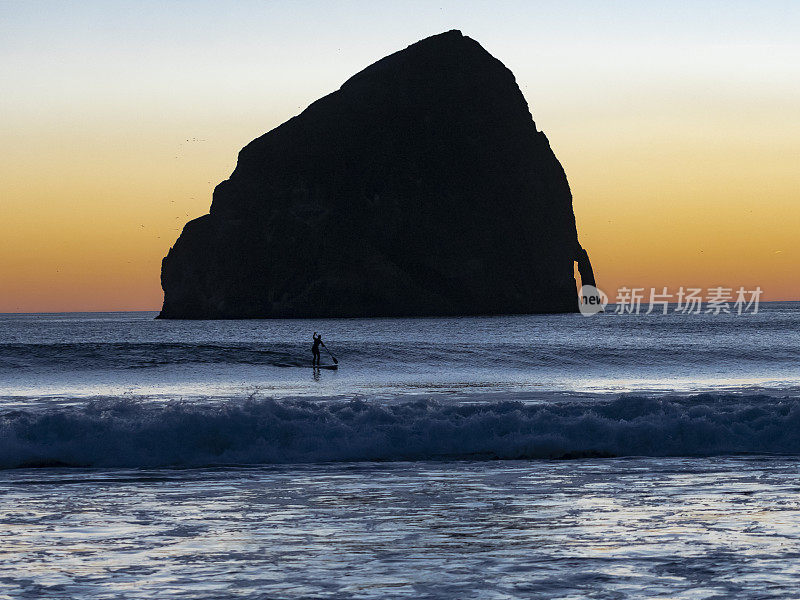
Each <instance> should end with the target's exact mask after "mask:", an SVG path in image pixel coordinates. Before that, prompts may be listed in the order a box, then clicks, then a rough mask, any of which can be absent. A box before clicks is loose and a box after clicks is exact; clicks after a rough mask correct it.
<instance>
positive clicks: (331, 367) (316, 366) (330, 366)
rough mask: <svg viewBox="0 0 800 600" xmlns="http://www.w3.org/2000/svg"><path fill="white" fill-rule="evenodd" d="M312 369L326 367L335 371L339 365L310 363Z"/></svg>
mask: <svg viewBox="0 0 800 600" xmlns="http://www.w3.org/2000/svg"><path fill="white" fill-rule="evenodd" d="M312 367H313V368H314V369H328V370H329V371H335V370H336V369H338V368H339V365H312Z"/></svg>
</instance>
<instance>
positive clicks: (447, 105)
mask: <svg viewBox="0 0 800 600" xmlns="http://www.w3.org/2000/svg"><path fill="white" fill-rule="evenodd" d="M577 260H580V266H581V268H582V269H584V268H588V269H589V271H588V272H590V271H591V267H590V266H588V262H589V261H588V256H586V254H585V252H583V250H582V248H581V246H580V244H579V243H578V236H577V231H576V229H575V217H574V215H573V212H572V195H571V193H570V189H569V184H568V183H567V178H566V175H565V174H564V170H563V168H562V167H561V164H560V163H559V162H558V159H557V158H556V157H555V155H554V154H553V151H552V150H551V149H550V144H549V142H548V141H547V138H546V137H545V135H544V133H542V132H540V131H537V130H536V125H535V124H534V122H533V119H532V118H531V114H530V112H529V111H528V105H527V103H526V102H525V98H524V97H523V96H522V92H521V91H520V89H519V87H518V86H517V84H516V82H515V80H514V76H513V74H512V73H511V71H509V70H508V69H507V68H506V67H505V66H504V65H503V64H502V63H501V62H500V61H498V60H497V59H495V58H494V57H492V56H491V55H490V54H489V53H488V52H486V50H484V49H483V48H482V47H481V46H480V44H478V43H477V42H476V41H475V40H472V39H470V38H468V37H464V36H463V35H461V32H459V31H448V32H446V33H442V34H440V35H436V36H433V37H430V38H427V39H424V40H422V41H420V42H417V43H416V44H413V45H412V46H409V47H408V48H406V49H405V50H402V51H400V52H397V53H395V54H392V55H390V56H387V57H386V58H383V59H381V60H379V61H378V62H376V63H375V64H373V65H371V66H369V67H367V68H366V69H364V70H363V71H361V72H360V73H358V74H356V75H354V76H353V77H351V78H350V79H349V80H348V81H346V82H345V83H344V85H342V87H341V88H340V89H339V90H338V91H336V92H334V93H332V94H330V95H328V96H325V97H324V98H322V99H320V100H317V101H316V102H314V103H313V104H312V105H311V106H309V107H308V108H307V109H306V110H304V111H303V112H302V113H301V114H300V115H298V116H296V117H294V118H292V119H290V120H289V121H287V122H286V123H284V124H283V125H280V126H279V127H276V128H275V129H273V130H272V131H270V132H269V133H266V134H265V135H263V136H261V137H260V138H258V139H256V140H254V141H252V142H251V143H250V144H248V145H247V146H245V148H244V149H243V150H242V151H241V152H240V153H239V161H238V164H237V165H236V169H235V170H234V171H233V174H232V175H231V176H230V179H228V180H227V181H223V182H222V183H220V184H219V185H218V186H217V187H216V189H215V190H214V197H213V202H212V204H211V211H210V214H208V215H205V216H203V217H200V218H199V219H195V220H193V221H190V222H189V223H187V224H186V226H185V227H184V229H183V232H182V233H181V235H180V237H179V238H178V240H177V242H175V246H174V247H173V248H171V249H170V251H169V253H168V254H167V256H166V258H164V260H163V264H162V271H161V284H162V287H163V288H164V307H163V309H162V310H161V314H160V317H162V318H175V319H183V318H192V319H216V318H251V317H366V316H408V315H472V314H512V313H538V312H570V311H575V310H577V302H578V300H577V292H576V285H575V278H574V276H573V273H574V267H573V264H574V261H577ZM588 272H587V273H588ZM584 278H585V277H584ZM585 283H588V281H586V282H585Z"/></svg>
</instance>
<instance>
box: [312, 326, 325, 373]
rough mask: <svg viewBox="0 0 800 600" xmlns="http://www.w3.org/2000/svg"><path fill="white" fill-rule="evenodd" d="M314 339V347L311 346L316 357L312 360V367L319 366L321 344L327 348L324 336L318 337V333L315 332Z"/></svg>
mask: <svg viewBox="0 0 800 600" xmlns="http://www.w3.org/2000/svg"><path fill="white" fill-rule="evenodd" d="M313 337H314V345H313V346H311V354H313V355H314V357H313V358H312V359H311V365H312V366H319V346H320V344H322V345H323V346H325V343H324V342H323V341H322V336H321V335H317V332H316V331H315V332H314V335H313Z"/></svg>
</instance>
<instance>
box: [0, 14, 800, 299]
mask: <svg viewBox="0 0 800 600" xmlns="http://www.w3.org/2000/svg"><path fill="white" fill-rule="evenodd" d="M287 4H288V3H287ZM776 5H780V6H782V7H784V8H786V7H789V8H786V10H789V13H786V11H784V17H782V19H783V20H784V21H785V20H787V19H788V21H787V23H791V21H792V19H795V21H797V20H798V19H796V15H797V14H798V12H800V11H797V10H795V9H791V5H790V4H783V3H780V2H777V3H776ZM101 6H102V5H97V6H95V7H94V9H93V10H96V12H97V14H100V13H101V12H102V9H101V8H98V7H101ZM198 6H199V7H200V8H198V11H199V12H201V13H202V11H206V12H207V13H208V23H207V24H206V29H204V30H203V32H204V33H203V35H202V36H198V37H197V39H195V38H194V37H192V38H191V39H190V38H189V35H190V34H189V33H187V32H188V31H189V27H190V25H192V23H189V24H187V25H185V27H186V29H185V30H180V31H176V36H177V38H176V39H177V40H179V41H175V42H174V43H173V42H168V41H164V40H165V39H167V37H166V36H165V35H163V33H164V32H163V31H162V32H161V34H162V35H161V36H160V37H158V39H156V34H157V33H158V32H155V33H153V34H152V36H153V38H152V39H150V38H147V39H144V38H142V39H139V37H142V36H145V35H150V34H146V33H142V32H145V31H147V30H146V29H145V28H142V29H141V30H139V29H136V28H135V27H134V25H131V24H130V23H131V21H132V19H133V17H132V16H131V15H129V14H126V15H122V16H120V17H119V23H120V24H119V25H118V27H122V28H123V29H124V30H125V31H128V29H125V28H130V32H131V33H130V37H131V39H130V40H128V39H127V38H125V37H124V36H123V38H121V39H122V41H117V38H116V37H108V36H111V33H107V32H106V33H98V31H100V30H99V29H91V30H87V31H90V33H91V35H96V36H98V40H99V41H97V42H96V45H92V43H93V42H82V41H80V40H78V39H77V34H76V33H69V31H68V29H67V28H66V27H60V26H57V25H56V24H55V22H54V23H53V24H51V31H50V34H51V37H52V38H53V39H54V40H55V41H52V42H50V41H48V40H43V39H39V40H27V43H26V44H22V43H21V41H20V40H22V39H23V33H25V32H28V33H30V32H31V31H35V30H36V27H38V26H39V21H37V19H38V18H39V17H38V16H36V18H34V17H32V16H31V17H30V18H28V16H27V15H22V16H19V15H10V13H11V11H13V10H19V11H20V12H22V11H24V10H28V8H27V7H24V5H23V4H22V3H21V4H19V5H16V6H14V5H11V4H8V5H5V6H4V7H2V9H0V12H3V13H9V15H5V16H13V17H15V18H17V19H18V22H17V21H15V22H16V23H17V29H16V30H15V31H22V32H23V33H19V34H18V36H17V38H14V37H13V36H11V33H13V32H11V29H10V26H9V35H10V36H11V37H9V39H10V41H7V42H0V51H2V52H3V53H4V55H5V57H6V58H8V59H9V60H7V61H0V62H3V63H4V64H3V65H0V76H3V78H4V81H6V83H7V85H6V86H5V87H6V89H5V91H4V97H3V98H0V109H2V110H3V114H4V119H3V121H2V122H0V149H2V159H3V160H2V161H0V312H62V311H64V312H66V311H103V310H158V309H159V308H160V306H161V301H162V292H161V287H160V281H159V275H160V263H161V259H162V258H163V256H164V255H165V254H166V252H167V251H168V249H169V247H170V246H171V245H172V244H173V243H174V242H175V239H176V238H177V236H178V234H179V233H180V230H181V229H182V227H183V225H184V224H185V223H186V221H188V220H190V219H192V218H196V217H198V216H200V215H203V214H206V213H207V212H208V209H209V206H210V204H211V193H212V191H213V188H214V186H215V185H216V184H217V183H219V182H220V181H222V180H223V179H225V178H226V177H227V176H228V175H229V174H230V172H231V171H232V170H233V168H234V166H235V163H236V156H237V152H238V151H239V149H241V147H243V146H244V145H245V144H247V143H248V142H249V141H250V140H252V139H254V138H255V137H258V136H259V135H261V134H262V133H264V132H266V131H268V130H270V129H272V128H273V127H275V126H277V125H279V124H280V123H281V122H283V121H285V120H286V119H288V118H289V117H291V116H293V115H295V114H297V113H299V112H300V111H301V110H302V109H303V108H305V106H306V105H308V104H309V103H311V102H313V101H314V100H316V99H317V98H319V97H321V96H322V95H324V94H326V93H328V92H330V91H332V90H334V89H336V88H337V87H338V86H339V85H340V84H341V83H342V82H343V81H344V80H346V79H347V78H348V77H349V76H350V75H352V74H353V73H355V72H356V71H358V70H360V69H361V68H363V67H364V66H366V65H367V64H369V63H371V62H373V61H375V60H377V59H379V58H380V57H382V56H384V55H385V54H388V53H389V52H392V51H394V50H398V49H400V48H402V47H404V46H405V45H408V44H409V43H412V42H413V41H416V39H419V38H422V37H425V36H427V35H431V34H433V33H437V32H439V31H443V30H446V29H450V28H453V27H459V28H460V29H462V30H463V32H464V33H465V34H466V35H469V36H471V37H474V38H475V39H477V40H478V41H479V42H481V43H482V44H483V45H484V47H486V48H487V50H489V51H490V52H491V53H492V54H494V55H495V56H496V57H497V58H499V59H500V60H501V61H503V62H504V63H505V64H506V65H507V66H508V67H509V68H510V69H511V70H512V71H513V72H514V74H515V76H516V78H517V81H518V83H519V84H520V87H521V89H522V91H523V93H524V94H525V96H526V99H527V100H528V103H529V105H530V107H531V112H532V114H533V117H534V120H535V121H536V124H537V127H538V128H539V129H541V130H543V131H544V132H545V133H546V134H547V136H548V138H549V140H550V143H551V145H552V147H553V149H554V151H555V153H556V156H557V157H558V158H559V160H560V161H561V163H562V165H563V166H564V168H565V170H566V173H567V177H568V179H569V182H570V186H571V188H572V192H573V196H574V204H573V206H574V211H575V216H576V220H577V225H578V234H579V238H580V241H581V243H582V245H583V246H584V247H585V248H586V249H587V250H588V252H589V256H590V258H591V260H592V263H593V266H594V270H595V274H596V276H597V283H598V286H599V287H600V288H601V289H603V290H604V291H606V293H608V295H609V296H610V297H611V300H612V301H613V299H614V297H615V295H616V290H617V289H618V288H619V287H621V286H628V287H643V288H646V289H649V288H651V287H655V288H658V289H659V290H660V289H661V288H662V287H664V286H667V287H669V288H671V289H677V288H678V287H680V286H685V287H686V286H692V287H700V288H709V287H714V286H719V285H722V286H727V287H738V286H740V285H743V286H745V287H746V288H754V287H755V286H760V287H761V288H762V289H763V290H764V295H763V296H762V300H798V299H800V278H798V276H797V273H798V272H800V241H799V240H800V235H798V231H800V202H798V200H800V198H798V194H799V193H800V167H799V165H800V108H799V107H800V83H799V82H800V72H799V68H798V65H797V61H795V60H789V58H788V57H792V56H794V57H796V56H797V53H798V52H800V43H798V42H796V41H794V42H792V41H786V40H790V39H792V38H791V37H790V36H789V35H788V34H787V36H786V37H785V39H784V38H780V39H782V40H783V41H780V39H779V40H777V41H773V40H771V38H770V35H771V34H772V33H773V31H772V29H774V28H777V27H778V26H779V25H780V20H779V19H778V17H775V20H774V22H773V21H770V22H769V23H766V24H764V23H761V24H760V25H759V24H758V23H756V25H758V26H760V27H761V30H760V31H761V33H762V34H763V37H764V40H766V41H759V40H756V41H753V40H749V41H748V40H744V41H743V42H742V45H740V46H733V45H725V44H723V43H722V42H719V43H718V44H716V45H714V44H712V43H705V42H702V43H700V42H697V43H694V42H692V41H691V40H689V41H687V40H686V39H683V38H682V37H681V36H682V35H684V34H685V35H688V34H686V33H685V31H684V30H678V29H676V30H675V40H673V39H670V38H669V36H667V38H666V39H664V40H661V41H659V40H655V41H653V40H644V39H643V38H638V37H637V38H633V37H632V38H631V39H630V40H623V41H619V34H618V33H615V31H617V30H614V31H612V30H611V29H608V31H605V30H602V27H607V28H612V27H618V28H619V27H623V25H624V24H623V25H620V24H618V23H612V22H610V21H606V22H602V23H601V22H589V21H587V22H586V23H584V26H585V28H586V29H585V31H584V30H581V31H574V32H573V33H572V35H574V36H575V38H574V39H576V40H577V39H580V40H581V44H582V45H581V44H577V43H576V44H572V43H571V42H570V40H569V39H568V40H567V41H566V42H565V41H563V40H562V41H561V42H559V37H558V36H555V35H553V36H551V37H549V38H543V39H542V40H538V39H537V40H532V39H531V38H530V37H529V36H528V35H527V34H526V33H525V28H524V27H523V25H524V24H525V22H526V21H525V15H526V14H527V13H525V11H528V10H532V9H529V8H528V5H527V4H526V3H520V4H519V5H518V6H517V8H518V14H517V13H515V14H517V16H518V21H519V22H518V23H516V22H515V23H511V22H510V19H509V18H508V15H506V18H505V19H500V18H499V17H497V18H495V17H493V11H494V9H493V8H492V7H491V3H480V2H475V3H474V4H471V5H470V6H472V7H473V10H472V12H470V11H467V10H466V9H465V8H463V5H462V4H460V3H445V5H444V6H445V9H446V10H445V13H444V14H443V15H439V13H438V12H434V11H433V9H429V8H423V7H422V5H420V11H421V12H420V15H419V17H418V20H417V21H413V22H411V21H407V20H403V19H406V17H402V18H401V17H399V16H398V21H397V23H395V25H394V29H391V30H390V29H388V27H389V26H388V25H386V24H385V23H384V24H383V27H385V28H386V29H385V30H384V33H385V34H386V35H384V36H378V35H377V33H374V34H372V33H365V38H364V40H363V41H362V42H359V43H357V44H356V43H353V44H351V45H350V46H349V47H346V48H338V45H341V44H340V42H339V41H337V38H336V37H334V36H332V34H331V32H330V31H329V30H328V29H327V23H326V22H325V19H324V18H323V17H325V15H326V14H327V13H325V12H324V11H326V10H333V9H329V8H323V5H322V4H317V3H314V2H309V3H308V11H309V14H311V12H312V8H313V9H314V10H317V11H322V12H321V14H322V16H320V17H319V19H320V22H319V23H317V22H316V21H314V22H311V24H308V23H306V25H307V27H309V28H311V29H309V30H308V31H306V30H305V29H302V28H300V26H299V25H297V24H294V21H292V20H291V10H290V7H288V6H287V7H280V6H278V5H269V6H267V5H264V6H263V7H258V10H262V11H272V12H269V14H268V16H269V17H270V18H271V19H273V21H275V23H278V24H281V23H284V24H286V27H297V28H298V29H296V30H294V29H292V30H288V31H287V32H286V33H285V34H283V37H280V35H281V34H279V33H277V30H276V29H275V28H276V25H272V27H273V33H274V34H275V35H274V36H273V37H270V38H268V39H267V38H264V37H263V36H262V34H261V32H260V31H258V28H257V27H256V26H255V25H253V26H252V27H251V28H250V29H247V27H248V25H247V23H246V21H247V20H246V19H242V18H241V17H242V15H239V17H240V18H238V19H234V18H233V17H231V19H230V21H226V22H224V23H221V24H219V27H220V30H221V31H223V34H224V35H225V36H227V37H226V38H225V39H226V40H230V39H235V40H236V44H233V43H232V42H231V43H230V44H227V45H226V44H224V43H223V42H218V43H217V44H216V45H212V46H211V47H209V48H206V47H205V46H202V44H205V43H206V40H207V39H208V35H210V34H209V32H210V31H214V27H216V26H217V23H216V21H215V14H213V10H214V9H213V8H212V6H213V5H211V4H204V3H201V4H200V5H198ZM248 6H250V5H248ZM359 6H361V9H360V10H362V12H363V13H364V14H362V13H361V12H357V11H356V10H355V8H352V7H351V8H348V9H347V10H353V11H354V12H353V14H348V15H346V16H342V15H339V16H338V17H336V18H338V19H340V20H341V21H342V22H345V21H347V19H350V20H352V21H353V22H354V23H357V24H358V23H360V25H363V26H365V27H366V26H367V25H368V24H369V23H372V22H373V21H369V19H373V20H374V22H375V23H377V22H378V19H379V18H382V17H380V15H378V13H376V12H374V11H376V10H377V9H370V8H369V5H367V4H363V5H361V4H359ZM575 6H577V7H578V8H581V9H585V10H590V9H589V8H587V7H588V6H590V5H589V4H585V3H580V2H578V3H576V4H575ZM631 6H635V5H634V4H632V5H631ZM53 7H54V10H64V11H65V12H69V11H67V9H65V8H61V9H59V8H58V4H54V5H53ZM384 9H386V7H384ZM31 10H32V9H31ZM130 10H133V9H130ZM165 10H172V9H165ZM252 10H253V11H255V10H256V9H252ZM341 10H345V9H341ZM370 10H373V12H372V13H370V12H369V11H370ZM395 10H399V9H395ZM576 10H577V9H576ZM592 10H594V9H592ZM598 10H599V9H598ZM642 10H644V9H642ZM697 10H700V9H697ZM709 10H710V9H709ZM765 10H766V9H765ZM792 10H794V12H792ZM280 11H284V12H280ZM426 11H428V12H426ZM437 11H438V9H437ZM78 12H79V11H78ZM178 12H180V11H178ZM378 12H380V11H378ZM278 13H280V14H278ZM284 13H285V14H284ZM97 14H95V13H92V12H90V11H87V13H86V14H84V15H82V16H81V15H77V16H76V15H73V14H71V13H70V15H69V17H68V18H71V19H73V20H77V19H79V18H85V19H86V20H87V22H89V21H91V19H94V18H95V17H97ZM203 14H205V13H203ZM265 14H267V13H266V12H265ZM315 14H316V13H315ZM398 14H399V13H398ZM787 14H788V16H786V15H787ZM87 15H88V16H87ZM365 15H366V16H365ZM0 16H4V15H2V14H0ZM103 16H104V18H107V19H110V18H111V17H109V16H108V15H107V14H104V15H103ZM140 16H141V15H137V16H136V17H137V18H139V17H140ZM201 16H202V15H201ZM334 16H335V15H334ZM334 16H332V15H327V17H328V20H330V19H331V18H334ZM647 16H648V15H642V16H641V18H642V19H643V20H644V21H646V19H645V17H647ZM779 16H780V15H779ZM23 17H24V18H23ZM529 17H530V20H531V22H533V21H534V20H535V19H544V18H548V19H551V20H554V21H553V22H554V23H555V22H556V21H555V20H556V19H560V18H562V17H561V16H559V15H555V14H548V15H545V16H542V15H538V14H537V15H533V14H531V15H529ZM745 17H747V15H745V14H743V15H738V16H737V17H736V18H737V19H741V20H742V22H745V21H746V18H745ZM64 18H67V17H64ZM142 18H143V19H144V17H142ZM150 18H151V17H147V19H150ZM170 18H172V19H173V20H172V21H170V19H169V18H167V17H166V16H165V17H164V20H165V21H167V22H168V25H170V26H172V25H175V27H178V25H177V23H180V22H181V19H184V18H185V17H184V15H182V14H180V15H178V16H176V15H171V17H170ZM186 18H188V17H186ZM196 18H200V17H196ZM259 18H262V19H264V20H263V22H262V25H264V26H265V27H266V25H265V24H266V23H267V20H265V19H266V17H265V16H264V15H261V16H260V17H259ZM631 18H633V17H631ZM25 19H28V20H27V21H26V20H25ZM281 19H283V21H282V20H281ZM359 19H363V20H366V21H363V22H362V21H359ZM426 19H427V21H426ZM470 19H471V20H470ZM492 19H494V20H492ZM0 21H2V20H0ZM76 22H77V21H76ZM92 22H93V21H92ZM270 22H272V21H270ZM348 22H349V21H348ZM422 22H425V25H424V26H422V25H420V23H422ZM365 23H366V24H365ZM598 23H599V24H598ZM731 23H733V24H731V25H730V27H731V28H735V27H739V26H740V25H741V24H740V23H739V21H738V20H737V21H736V22H735V23H734V22H733V21H732V22H731ZM146 24H148V26H149V25H151V22H150V21H149V20H148V21H146ZM289 24H291V25H289ZM73 25H74V23H73ZM140 25H141V23H140ZM323 25H324V26H325V30H326V31H328V33H327V36H328V37H327V38H325V37H317V36H315V35H314V31H317V30H315V29H313V27H319V28H322V27H323ZM756 25H754V26H753V27H756ZM636 26H641V23H638V24H637V25H636ZM781 26H783V25H781ZM0 27H4V26H2V25H0ZM164 27H167V25H165V26H164ZM235 27H243V28H245V29H244V30H242V31H240V30H238V29H237V30H234V28H235ZM554 27H555V25H554ZM598 27H600V28H601V31H600V33H598V34H597V35H596V36H595V37H594V38H593V37H592V35H593V33H592V32H594V30H595V29H597V28H598ZM630 27H631V28H634V25H633V24H632V25H630ZM742 27H743V25H742ZM785 27H786V30H787V31H794V28H793V27H791V26H790V24H786V25H785ZM771 28H772V29H771ZM319 30H320V31H322V29H319ZM75 31H77V32H80V31H83V29H81V28H80V27H76V28H75ZM110 31H112V32H113V31H116V30H114V29H113V27H112V28H111V29H110ZM620 31H622V29H620ZM778 33H780V32H778ZM223 34H220V35H223ZM701 34H704V32H699V33H697V35H698V39H702V35H701ZM31 35H32V34H31ZM41 35H44V34H41ZM87 35H89V34H87ZM181 35H183V37H180V36H181ZM191 35H194V33H192V34H191ZM603 35H607V38H603V37H602V36H603ZM615 35H616V36H617V37H614V36H615ZM714 35H716V36H717V38H715V39H727V38H726V35H727V32H725V31H722V32H720V31H717V32H716V33H715V34H714ZM58 36H61V37H58ZM136 36H139V37H136ZM204 36H205V37H204ZM0 37H2V36H0ZM90 37H91V36H90ZM773 37H780V36H778V34H777V33H776V34H775V36H773ZM26 39H27V38H26ZM611 39H614V40H615V41H614V43H610V42H609V41H608V40H611ZM15 40H16V41H15ZM109 40H112V41H109ZM309 40H314V43H313V44H312V43H311V42H309ZM79 42H80V43H85V44H86V46H85V47H83V46H81V47H78V46H79ZM115 43H116V44H118V46H114V45H113V44H115ZM182 43H183V44H185V47H183V46H181V44H182ZM559 43H560V44H561V45H559ZM15 44H16V45H15ZM48 44H51V45H50V46H48ZM59 44H63V48H62V47H60V46H59ZM237 44H238V45H237ZM292 44H294V45H292ZM537 44H538V45H537ZM615 44H616V45H615ZM123 46H124V47H123ZM198 48H200V49H199V50H198ZM98 49H101V50H106V49H108V50H107V52H106V54H107V55H104V54H103V52H102V51H99V50H98ZM255 49H257V50H258V52H256V50H255ZM226 53H227V54H226ZM637 53H638V54H637ZM87 57H91V59H89V58H87ZM195 57H198V58H197V59H196V58H195ZM91 61H94V62H91ZM84 63H87V64H84ZM210 82H214V83H213V84H212V83H210Z"/></svg>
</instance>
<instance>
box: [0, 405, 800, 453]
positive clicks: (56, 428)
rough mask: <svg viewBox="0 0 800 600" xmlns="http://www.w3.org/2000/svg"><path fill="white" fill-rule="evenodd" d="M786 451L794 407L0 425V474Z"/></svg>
mask: <svg viewBox="0 0 800 600" xmlns="http://www.w3.org/2000/svg"><path fill="white" fill-rule="evenodd" d="M732 453H755V454H760V453H770V454H800V398H794V397H792V398H775V397H768V396H760V395H748V396H738V395H732V394H703V395H696V396H692V397H687V398H679V397H633V396H624V397H620V398H617V399H614V400H611V401H609V400H605V401H603V400H598V401H595V402H589V403H587V402H564V401H559V402H553V403H550V404H542V403H539V404H536V405H529V404H523V403H521V402H517V401H513V400H506V401H494V402H484V403H470V404H443V403H440V402H436V401H432V400H416V401H410V402H394V403H379V402H375V401H350V402H313V401H300V400H293V401H285V400H282V401H281V400H248V401H226V402H223V403H217V404H206V405H194V404H189V403H170V404H166V405H163V404H142V403H137V402H132V401H123V400H106V401H100V402H93V403H89V404H86V405H82V406H73V407H60V408H54V409H51V410H45V411H40V412H27V411H11V412H6V413H4V414H2V415H0V468H15V467H24V466H61V465H76V466H93V467H117V466H119V467H136V466H142V467H144V466H201V465H213V464H281V463H302V462H325V461H378V460H410V461H414V460H448V459H465V458H501V459H541V458H545V459H551V458H564V457H567V458H579V457H592V456H709V455H720V454H732Z"/></svg>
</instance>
